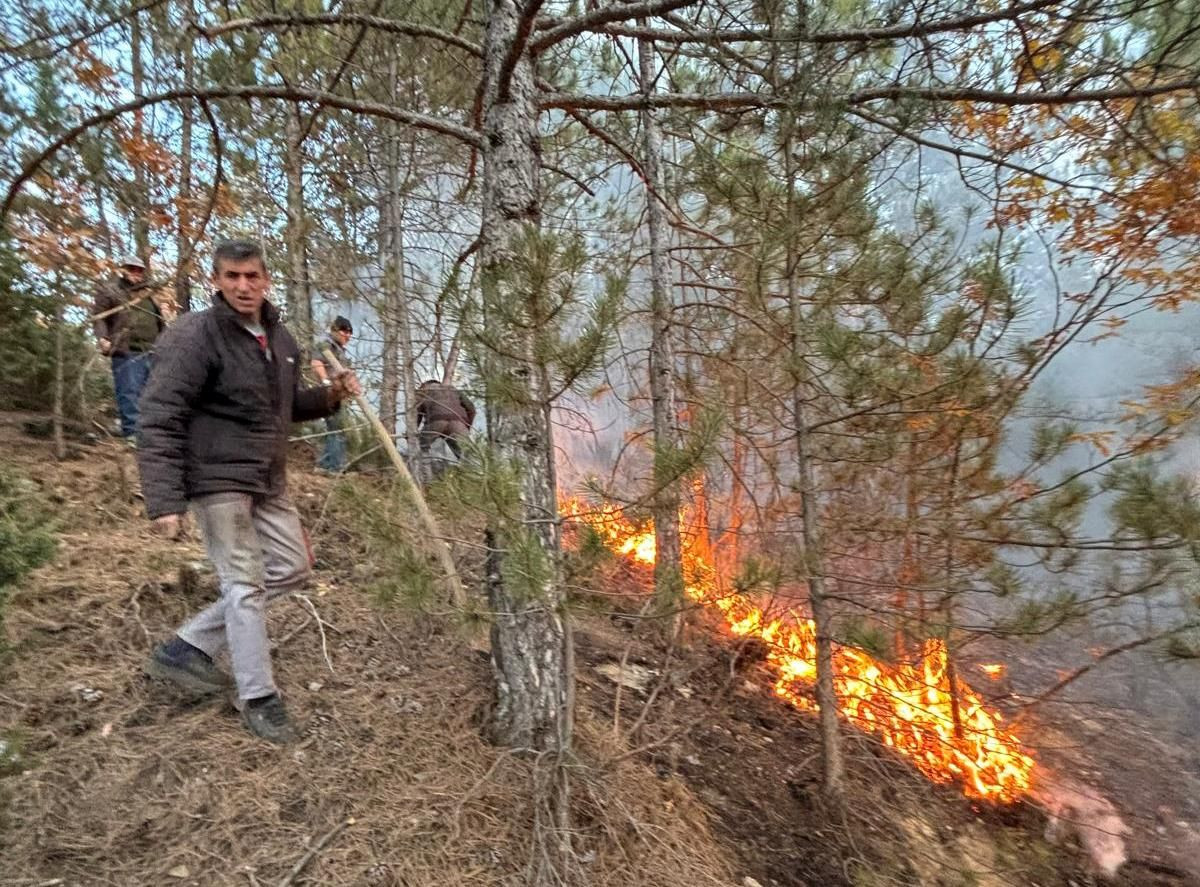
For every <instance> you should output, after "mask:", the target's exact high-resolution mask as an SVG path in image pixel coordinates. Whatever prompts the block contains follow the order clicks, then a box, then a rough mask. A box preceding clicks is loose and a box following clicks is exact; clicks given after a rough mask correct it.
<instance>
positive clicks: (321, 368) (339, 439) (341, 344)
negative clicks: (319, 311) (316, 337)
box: [312, 314, 354, 474]
mask: <svg viewBox="0 0 1200 887" xmlns="http://www.w3.org/2000/svg"><path fill="white" fill-rule="evenodd" d="M353 335H354V327H353V326H351V325H350V321H349V320H347V319H346V318H345V317H342V316H341V315H340V314H339V315H338V316H337V317H335V318H334V319H333V323H332V324H330V327H329V338H328V339H327V340H326V341H324V342H318V343H317V349H316V354H314V355H313V359H312V371H313V373H315V374H316V377H317V381H319V382H320V383H321V384H322V385H329V384H331V382H330V380H331V379H332V378H333V374H334V370H333V367H332V366H331V365H328V364H326V363H325V358H324V356H323V355H322V354H321V349H322V348H323V347H327V348H328V349H329V350H330V351H332V352H333V356H334V357H336V358H337V362H338V363H340V364H341V365H342V368H343V369H347V370H348V369H350V361H349V360H348V359H347V357H346V346H347V345H349V344H350V338H351V337H352V336H353ZM342 428H343V425H342V416H341V414H340V413H334V414H333V415H332V416H329V417H327V418H326V419H325V432H326V433H325V450H324V452H323V453H321V458H320V459H318V460H317V467H318V468H320V469H321V470H322V471H328V472H331V473H333V474H341V473H342V472H343V471H345V470H346V435H345V433H344V432H343V431H342Z"/></svg>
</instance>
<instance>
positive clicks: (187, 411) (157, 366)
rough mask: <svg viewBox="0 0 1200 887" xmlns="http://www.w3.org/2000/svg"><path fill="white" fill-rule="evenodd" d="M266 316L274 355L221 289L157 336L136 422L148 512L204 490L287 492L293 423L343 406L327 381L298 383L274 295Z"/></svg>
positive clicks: (180, 504)
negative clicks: (199, 308) (206, 303)
mask: <svg viewBox="0 0 1200 887" xmlns="http://www.w3.org/2000/svg"><path fill="white" fill-rule="evenodd" d="M262 325H263V327H264V329H265V330H266V337H267V343H268V347H269V349H270V359H268V356H267V354H266V352H265V351H264V350H263V348H262V346H260V345H259V343H258V340H257V339H256V338H255V337H254V335H253V334H252V333H251V332H250V331H249V330H248V329H246V327H245V326H243V325H242V322H241V319H240V317H239V315H238V314H237V312H236V311H234V310H233V308H231V307H230V306H229V305H228V303H226V301H225V299H224V297H223V296H222V295H221V294H220V293H217V295H216V296H215V297H214V298H213V307H212V308H209V309H208V310H207V311H198V312H194V313H191V314H185V315H184V316H183V317H181V318H180V319H179V320H178V321H176V322H175V324H173V325H172V326H171V327H169V328H168V329H167V331H166V332H165V333H164V334H163V335H162V337H161V338H160V339H159V341H158V344H157V346H156V347H155V354H154V365H153V369H152V370H151V373H150V381H149V383H147V385H146V390H145V392H144V393H143V394H142V400H141V414H140V418H139V424H138V468H139V470H140V471H141V476H142V495H143V496H145V499H146V511H147V512H148V514H149V516H150V517H151V518H155V517H159V516H161V515H164V514H180V513H182V512H184V511H186V510H187V501H188V500H189V499H191V498H193V497H195V496H202V495H205V494H207V493H230V492H239V493H254V494H279V493H282V492H283V491H284V489H285V485H286V464H287V438H288V430H289V428H290V426H291V423H292V422H305V421H308V420H309V419H320V418H322V417H324V416H328V415H330V414H331V413H333V412H334V411H335V410H336V409H337V407H336V405H335V406H332V407H331V406H330V404H329V391H328V389H326V388H323V387H321V386H317V387H313V388H301V387H300V364H299V361H300V352H299V349H298V348H297V347H296V340H295V339H293V338H292V334H291V333H289V332H288V330H287V327H285V326H284V325H283V324H282V323H281V322H280V320H279V312H278V311H277V310H276V309H275V308H274V306H272V305H271V304H270V303H269V302H264V303H263V307H262Z"/></svg>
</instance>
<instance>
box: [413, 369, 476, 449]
mask: <svg viewBox="0 0 1200 887" xmlns="http://www.w3.org/2000/svg"><path fill="white" fill-rule="evenodd" d="M474 424H475V404H473V403H471V400H470V398H468V397H467V396H466V395H465V394H463V393H462V392H461V391H459V390H458V389H457V388H455V387H454V386H453V385H447V384H445V383H444V382H438V381H436V380H434V379H429V380H427V381H425V382H422V383H421V385H420V387H418V388H417V428H418V429H419V431H420V433H419V434H418V436H417V443H418V445H419V446H420V448H421V456H422V457H425V458H427V457H428V455H429V448H430V447H431V446H433V444H434V443H435V442H436V441H439V440H441V441H445V443H446V446H447V447H449V448H450V452H452V453H454V458H455V459H458V460H459V461H461V460H462V440H463V438H465V437H466V436H467V434H468V433H469V432H470V430H471V426H472V425H474Z"/></svg>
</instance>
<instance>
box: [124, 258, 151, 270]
mask: <svg viewBox="0 0 1200 887" xmlns="http://www.w3.org/2000/svg"><path fill="white" fill-rule="evenodd" d="M121 267H122V268H141V269H142V270H143V271H145V270H146V263H145V262H143V261H142V260H141V259H139V258H138V257H137V256H132V255H130V256H126V257H125V258H123V259H121Z"/></svg>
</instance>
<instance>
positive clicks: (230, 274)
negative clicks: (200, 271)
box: [213, 259, 271, 320]
mask: <svg viewBox="0 0 1200 887" xmlns="http://www.w3.org/2000/svg"><path fill="white" fill-rule="evenodd" d="M213 285H214V286H215V287H216V288H217V289H219V290H220V291H221V292H222V293H224V294H225V301H226V302H228V303H229V305H230V307H231V308H233V310H234V311H236V312H237V313H238V314H240V315H242V317H245V318H247V319H248V320H257V319H258V317H259V309H261V308H262V303H263V301H264V300H265V299H266V298H267V289H268V288H269V287H270V285H271V279H270V278H269V277H267V269H266V268H265V267H263V263H262V262H261V261H259V260H258V259H240V260H231V259H218V260H217V270H216V272H215V273H214V274H213Z"/></svg>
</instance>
